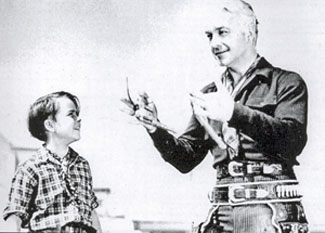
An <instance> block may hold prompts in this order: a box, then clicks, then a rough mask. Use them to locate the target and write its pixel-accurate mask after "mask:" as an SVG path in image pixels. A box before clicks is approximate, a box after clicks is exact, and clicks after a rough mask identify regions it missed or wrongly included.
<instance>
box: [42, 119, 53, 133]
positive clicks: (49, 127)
mask: <svg viewBox="0 0 325 233" xmlns="http://www.w3.org/2000/svg"><path fill="white" fill-rule="evenodd" d="M53 123H54V122H53V120H52V119H46V120H45V121H44V127H45V129H46V130H47V131H49V132H54V124H53Z"/></svg>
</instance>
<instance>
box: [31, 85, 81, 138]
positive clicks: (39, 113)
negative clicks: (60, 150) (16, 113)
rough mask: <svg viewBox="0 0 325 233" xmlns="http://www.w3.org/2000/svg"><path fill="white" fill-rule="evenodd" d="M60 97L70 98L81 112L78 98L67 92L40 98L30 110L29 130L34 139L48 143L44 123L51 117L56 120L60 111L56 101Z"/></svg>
mask: <svg viewBox="0 0 325 233" xmlns="http://www.w3.org/2000/svg"><path fill="white" fill-rule="evenodd" d="M60 97H67V98H69V99H70V100H71V101H72V102H73V103H74V104H75V106H76V108H77V112H78V113H79V111H80V104H79V99H78V97H77V96H75V95H72V94H70V93H69V92H65V91H58V92H54V93H51V94H48V95H45V96H42V97H40V98H38V99H37V100H36V101H35V102H34V103H33V104H32V105H31V106H30V108H29V113H28V129H29V132H30V133H31V134H32V136H33V137H35V138H37V139H39V140H41V141H44V142H45V141H46V140H47V135H46V129H45V126H44V121H45V120H46V119H48V118H49V117H52V118H53V119H54V120H55V115H56V113H57V112H58V110H59V106H58V105H57V103H56V99H57V98H60Z"/></svg>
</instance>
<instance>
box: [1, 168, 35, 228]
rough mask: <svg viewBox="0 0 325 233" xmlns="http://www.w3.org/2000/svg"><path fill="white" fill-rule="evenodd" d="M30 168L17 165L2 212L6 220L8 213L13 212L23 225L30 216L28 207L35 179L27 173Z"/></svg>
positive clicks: (29, 206)
mask: <svg viewBox="0 0 325 233" xmlns="http://www.w3.org/2000/svg"><path fill="white" fill-rule="evenodd" d="M29 171H31V169H30V170H29V169H24V168H23V167H18V169H17V171H16V173H15V175H14V178H13V179H12V184H11V189H10V192H9V201H8V203H7V206H6V207H5V209H4V212H3V218H4V219H5V220H6V219H7V218H8V217H9V216H10V215H12V214H15V215H17V216H18V217H20V218H21V220H22V225H25V224H26V223H27V222H28V221H29V218H30V214H31V213H30V212H29V209H30V208H31V200H32V197H33V193H34V190H35V187H36V185H37V182H36V179H35V178H34V177H33V176H32V175H31V174H30V173H29Z"/></svg>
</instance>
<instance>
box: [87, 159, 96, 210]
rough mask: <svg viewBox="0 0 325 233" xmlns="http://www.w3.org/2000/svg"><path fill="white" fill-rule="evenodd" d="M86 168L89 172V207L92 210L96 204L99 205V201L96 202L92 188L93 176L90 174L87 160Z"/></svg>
mask: <svg viewBox="0 0 325 233" xmlns="http://www.w3.org/2000/svg"><path fill="white" fill-rule="evenodd" d="M87 170H88V173H89V183H90V187H91V188H90V194H89V195H90V201H91V203H90V205H91V206H90V207H91V210H94V209H96V208H97V207H98V206H99V203H98V199H97V197H96V194H95V192H94V190H93V177H92V174H91V169H90V165H89V163H88V162H87Z"/></svg>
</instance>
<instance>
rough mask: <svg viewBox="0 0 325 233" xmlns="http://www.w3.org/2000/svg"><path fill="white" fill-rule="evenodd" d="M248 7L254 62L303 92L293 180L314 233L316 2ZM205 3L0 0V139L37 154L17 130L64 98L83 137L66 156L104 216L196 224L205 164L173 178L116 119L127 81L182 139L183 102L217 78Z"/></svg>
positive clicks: (321, 56)
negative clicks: (74, 99) (86, 179)
mask: <svg viewBox="0 0 325 233" xmlns="http://www.w3.org/2000/svg"><path fill="white" fill-rule="evenodd" d="M249 2H250V3H251V4H252V5H253V7H254V9H255V12H256V14H257V17H258V19H259V22H260V36H259V39H258V51H259V53H260V54H261V55H262V56H265V57H266V58H267V59H268V60H269V61H270V62H271V63H272V64H273V65H275V66H280V67H282V68H285V69H289V70H293V71H296V72H298V73H299V74H300V75H301V76H302V77H303V78H304V79H305V81H306V83H307V85H308V89H309V124H308V135H309V139H308V144H307V146H306V147H305V149H304V151H303V153H302V154H301V156H300V157H299V162H300V163H301V166H299V167H296V168H295V170H296V173H297V176H298V179H299V180H300V183H301V189H302V193H303V194H304V199H303V204H304V206H305V209H306V213H307V215H308V219H309V222H310V224H311V228H317V227H319V225H321V224H323V219H324V216H323V211H324V207H325V201H324V198H323V197H324V192H325V185H324V181H323V180H324V177H325V171H324V167H325V160H324V158H323V157H324V139H325V132H324V129H325V125H324V124H325V120H324V117H323V115H324V114H325V108H324V105H323V103H324V101H325V98H324V97H325V91H324V85H325V81H324V76H325V75H324V66H325V63H324V61H325V53H324V46H325V42H324V41H325V28H324V17H323V16H322V12H325V2H324V1H322V0H309V1H306V0H272V1H270V0H269V1H267V0H265V1H261V0H259V1H258V0H251V1H249ZM205 3H206V2H205V1H190V0H152V1H148V0H107V1H95V0H87V1H86V0H82V1H80V0H73V1H63V0H62V1H53V0H51V1H50V0H44V1H40V0H34V1H27V0H21V1H20V0H11V1H9V0H7V1H5V0H1V1H0V119H1V120H0V133H1V134H3V135H4V136H5V137H6V138H7V139H9V140H10V142H11V143H12V144H13V145H14V146H21V147H38V146H39V145H40V144H41V142H39V141H37V140H36V139H33V138H31V136H30V135H29V133H28V131H27V127H26V116H27V110H28V107H29V105H30V104H31V103H32V102H33V101H35V100H36V98H38V97H40V96H42V95H44V94H47V93H50V92H53V91H58V90H65V91H69V92H72V93H73V94H76V95H77V96H78V97H79V98H80V101H81V106H82V109H81V117H82V139H81V141H80V142H77V143H75V144H73V145H72V147H74V148H75V149H76V150H77V151H79V152H80V154H81V155H82V156H84V157H86V158H87V159H88V160H89V161H90V164H91V167H92V173H93V177H94V185H95V187H109V188H110V189H111V191H112V194H111V199H110V207H109V208H110V211H111V214H112V215H114V214H124V215H125V216H127V217H128V218H133V219H148V220H177V221H188V222H190V221H192V220H194V221H200V220H204V219H205V217H206V214H207V211H208V208H209V202H208V199H207V193H208V191H209V190H210V189H211V188H212V185H213V184H214V171H213V169H212V167H211V160H212V158H211V156H210V155H208V156H207V158H206V159H205V160H204V161H203V162H202V164H200V165H199V166H198V167H197V168H196V169H195V170H194V171H193V172H191V173H189V174H186V175H182V174H180V173H178V172H177V171H176V169H174V168H173V167H171V166H170V165H169V164H167V163H165V162H164V161H163V160H162V159H161V158H160V156H159V154H158V152H157V151H156V150H155V149H154V147H153V145H152V142H151V140H150V138H149V136H148V135H147V134H146V132H145V130H144V129H143V128H142V127H141V126H138V125H135V124H133V123H132V121H131V119H130V118H128V117H127V116H126V115H125V114H123V113H122V112H121V111H120V108H121V106H122V105H121V104H120V101H119V99H120V98H122V97H125V96H126V83H125V78H126V77H129V82H130V87H131V92H132V93H133V95H134V94H135V93H136V92H137V91H139V90H142V89H143V90H146V91H147V92H148V93H149V95H150V96H151V97H152V99H153V100H154V101H155V102H156V105H157V107H158V112H159V117H160V120H161V121H162V122H164V123H165V124H168V125H169V126H171V127H173V128H174V129H176V130H177V131H178V132H182V130H183V129H184V128H185V127H186V124H187V121H188V119H189V117H190V113H191V112H190V107H189V102H188V99H187V94H188V92H189V91H191V90H199V89H200V88H201V87H203V86H204V85H205V84H207V83H208V82H210V81H212V80H213V79H214V78H216V76H217V74H218V72H220V69H219V68H218V67H216V63H215V62H214V61H213V58H212V56H211V55H210V50H209V45H208V41H207V39H206V37H205V34H204V31H205V28H203V27H202V24H201V20H202V18H201V16H200V15H202V13H203V12H204V11H203V6H204V4H205ZM8 179H9V178H8ZM1 198H6V197H1Z"/></svg>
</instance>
